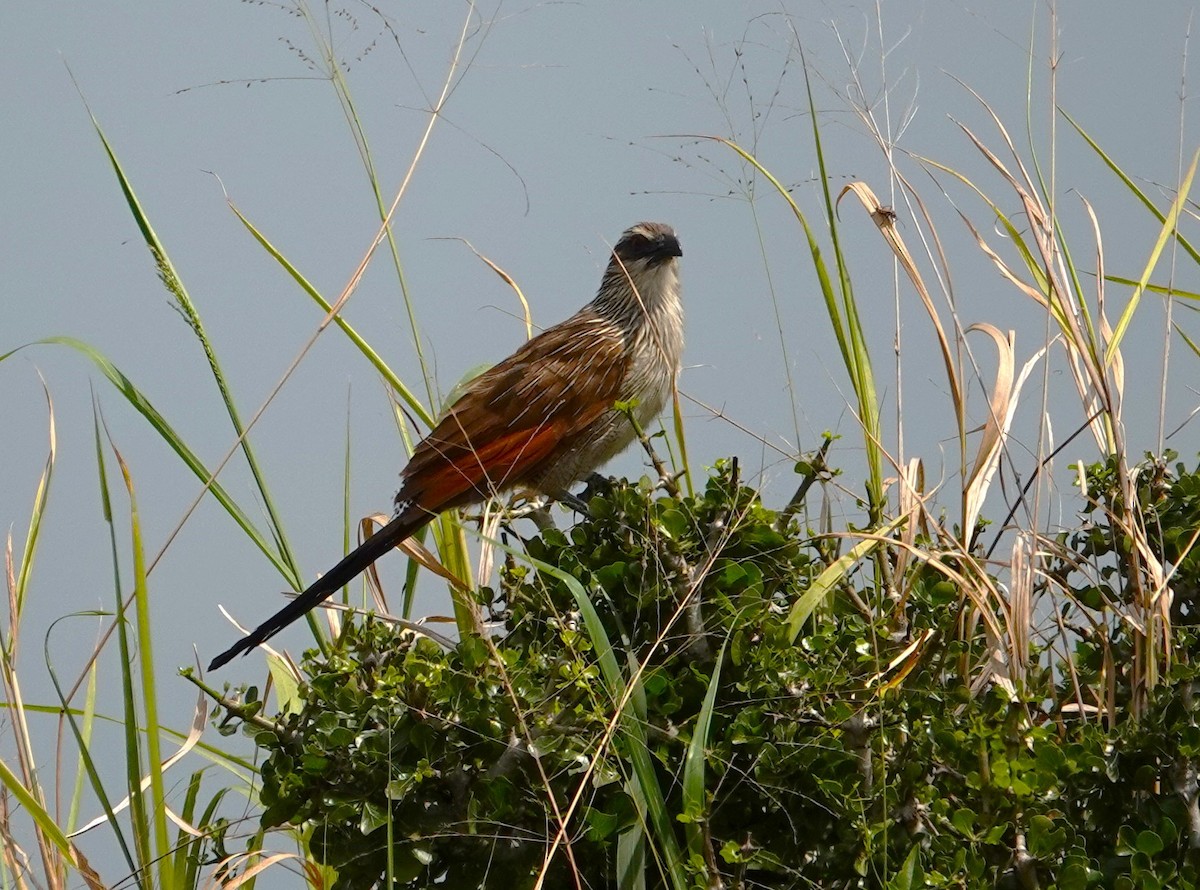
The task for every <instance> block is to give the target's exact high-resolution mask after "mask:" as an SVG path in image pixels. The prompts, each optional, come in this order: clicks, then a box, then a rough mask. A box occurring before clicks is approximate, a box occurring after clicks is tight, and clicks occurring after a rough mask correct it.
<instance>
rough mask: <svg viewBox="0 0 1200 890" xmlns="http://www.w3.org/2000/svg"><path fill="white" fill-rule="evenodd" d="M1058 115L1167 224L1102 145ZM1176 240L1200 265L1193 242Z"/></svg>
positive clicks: (1180, 238)
mask: <svg viewBox="0 0 1200 890" xmlns="http://www.w3.org/2000/svg"><path fill="white" fill-rule="evenodd" d="M1058 113H1059V114H1061V115H1062V116H1063V117H1064V118H1066V119H1067V123H1069V124H1070V125H1071V126H1072V127H1074V128H1075V132H1076V133H1078V134H1079V135H1080V136H1082V137H1083V141H1084V142H1086V143H1087V144H1088V146H1089V147H1090V148H1091V149H1092V151H1094V152H1095V153H1096V155H1097V156H1098V157H1099V158H1100V160H1102V161H1103V162H1104V163H1105V165H1107V166H1108V169H1110V170H1112V172H1113V173H1115V174H1117V178H1118V179H1120V180H1121V182H1122V183H1123V184H1124V185H1125V187H1126V188H1127V189H1129V191H1130V192H1132V193H1133V195H1134V197H1136V198H1137V199H1138V200H1139V201H1141V202H1142V204H1143V205H1145V207H1146V209H1147V210H1149V211H1150V213H1151V214H1153V215H1154V218H1155V219H1157V220H1158V221H1159V222H1160V223H1164V222H1166V217H1165V216H1164V215H1163V212H1162V211H1161V210H1159V209H1158V207H1156V206H1155V204H1154V201H1153V200H1152V199H1151V198H1150V196H1149V195H1147V194H1146V193H1145V192H1144V191H1142V190H1141V189H1140V188H1138V185H1137V183H1136V182H1134V181H1133V179H1132V178H1131V177H1130V176H1129V175H1128V174H1127V173H1126V172H1125V171H1124V170H1122V169H1121V168H1120V166H1118V164H1117V162H1116V161H1114V160H1113V159H1112V157H1111V156H1109V154H1108V153H1107V152H1106V151H1104V149H1102V148H1101V147H1100V144H1099V143H1098V142H1096V140H1095V139H1093V138H1092V137H1091V136H1090V135H1089V134H1088V132H1087V131H1086V130H1085V129H1083V127H1082V126H1080V124H1079V123H1078V122H1077V121H1076V120H1075V118H1073V117H1071V115H1069V114H1067V112H1065V111H1063V109H1061V108H1059V109H1058ZM1181 191H1187V190H1186V189H1181ZM1175 239H1176V240H1177V241H1178V242H1179V246H1180V247H1182V248H1183V249H1184V251H1185V252H1186V253H1187V255H1188V256H1190V257H1191V258H1192V261H1193V262H1195V263H1200V251H1197V250H1196V248H1194V247H1193V246H1192V245H1191V242H1189V241H1188V240H1187V239H1186V238H1184V237H1183V235H1182V234H1180V233H1178V232H1177V233H1176V234H1175Z"/></svg>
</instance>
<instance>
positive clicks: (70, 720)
mask: <svg viewBox="0 0 1200 890" xmlns="http://www.w3.org/2000/svg"><path fill="white" fill-rule="evenodd" d="M86 614H89V613H77V615H76V616H66V617H68V618H69V617H78V616H79V615H86ZM91 614H97V613H91ZM63 620H65V618H60V619H58V621H55V622H54V623H53V624H51V625H50V628H49V629H48V630H47V631H46V637H45V639H44V640H43V644H42V653H43V657H44V659H45V662H46V672H47V673H48V674H49V675H50V683H51V685H52V686H53V687H54V694H55V695H57V696H58V700H59V702H60V704H61V707H60V708H59V714H61V715H62V717H63V718H64V719H65V720H66V722H67V726H68V727H69V728H70V730H71V734H72V735H73V736H74V737H75V745H76V747H77V748H78V749H79V762H80V765H81V766H82V769H81V771H80V774H79V776H78V781H80V782H81V781H82V780H83V778H84V776H85V775H86V777H87V780H88V783H89V784H90V785H91V788H92V793H93V794H95V795H96V800H98V801H99V802H100V807H101V809H103V810H104V816H105V818H106V819H107V820H108V825H109V827H110V828H112V830H113V834H114V835H116V838H117V845H118V846H119V847H120V848H121V854H122V855H123V856H124V857H125V864H126V866H128V868H129V873H130V875H132V876H133V878H134V880H135V881H136V882H137V884H138V886H139V887H141V886H145V883H144V881H143V879H142V875H143V872H142V871H141V869H139V868H138V867H137V865H136V864H135V863H134V860H133V853H132V852H131V851H130V849H129V844H128V843H127V842H126V840H125V833H124V832H123V831H122V830H121V823H120V822H119V821H118V820H117V816H116V813H115V812H113V807H112V801H110V800H109V798H108V792H107V791H105V790H104V781H103V779H101V778H100V773H99V771H98V770H97V769H96V763H95V761H94V760H93V759H92V754H91V750H90V749H89V747H88V743H89V739H88V732H87V728H88V724H85V725H84V727H80V725H79V721H78V720H77V719H76V716H75V714H74V713H73V711H72V709H71V708H70V707H68V703H67V698H66V695H65V694H64V693H63V688H62V684H61V683H59V681H58V673H57V672H56V671H55V670H54V663H53V661H52V660H51V658H50V635H51V633H52V632H53V630H54V628H55V627H56V626H57V625H58V622H59V621H63ZM88 713H89V715H90V712H88ZM89 722H90V721H89ZM75 797H76V798H77V797H78V793H76V795H75ZM74 803H75V801H74V800H73V801H72V808H71V809H72V818H71V820H70V822H68V825H69V824H71V822H74V815H73V814H74V812H75V806H74Z"/></svg>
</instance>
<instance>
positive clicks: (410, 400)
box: [229, 203, 435, 426]
mask: <svg viewBox="0 0 1200 890" xmlns="http://www.w3.org/2000/svg"><path fill="white" fill-rule="evenodd" d="M229 208H230V209H231V210H232V211H233V213H234V215H235V216H237V218H238V220H239V221H240V222H241V223H242V225H243V226H245V227H246V230H247V231H248V232H249V233H250V234H251V235H253V236H254V239H255V240H256V241H258V243H259V244H261V245H262V247H263V248H264V249H265V250H266V251H267V253H269V254H270V255H271V256H272V257H273V258H274V259H275V261H276V262H277V263H279V265H281V266H282V267H283V269H284V271H285V272H287V273H288V275H289V276H291V278H292V280H293V281H295V282H296V284H298V285H300V289H301V290H302V291H304V292H305V293H306V294H308V295H309V297H311V298H312V300H313V302H315V303H316V304H317V305H318V306H320V307H321V309H322V311H324V312H325V313H326V314H328V313H329V312H331V311H332V310H333V304H332V303H330V302H329V301H328V300H326V299H325V297H324V296H322V295H321V292H320V291H318V290H317V289H316V287H315V286H313V284H312V283H311V282H310V281H309V280H308V279H307V278H305V277H304V275H302V274H301V273H300V270H299V269H297V268H296V267H295V266H294V265H292V263H291V262H290V261H289V260H288V259H287V257H285V256H284V255H283V254H282V253H280V251H279V250H278V249H277V248H276V247H275V245H273V244H272V243H271V242H270V241H269V240H267V238H266V236H265V235H263V233H262V232H260V231H259V230H258V228H257V227H256V226H255V225H254V224H253V223H251V222H250V220H248V219H247V218H246V217H245V216H244V215H242V212H241V211H240V210H238V208H237V207H236V206H235V205H234V204H232V203H230V205H229ZM333 323H334V324H336V325H337V326H338V327H339V328H341V330H342V332H343V333H344V334H345V335H346V336H347V337H348V338H349V340H350V342H351V343H353V344H354V345H355V346H356V347H357V348H358V351H359V352H361V353H362V354H363V356H364V357H365V358H366V359H367V361H369V362H370V363H371V366H372V367H373V368H375V370H376V371H378V372H379V373H380V375H382V377H383V378H384V379H385V380H386V381H387V382H388V385H389V386H391V387H392V389H393V390H395V392H396V394H397V395H399V396H400V399H401V400H402V401H403V402H404V404H405V405H407V406H408V408H409V410H410V411H412V413H413V414H414V415H416V416H417V417H418V418H419V419H420V420H421V422H422V423H424V424H426V425H427V426H433V424H434V420H435V418H434V416H433V414H432V412H431V411H430V410H429V409H428V408H427V407H426V406H425V405H424V404H423V403H422V402H421V400H420V399H419V398H418V397H417V396H416V394H415V393H413V391H412V390H411V389H409V388H408V387H407V386H405V384H404V382H403V381H402V380H401V379H400V378H399V377H397V376H396V374H395V372H394V371H392V369H391V368H389V367H388V366H387V363H385V362H384V360H383V359H382V358H381V357H380V355H379V353H377V352H376V351H375V350H374V349H373V348H372V347H371V345H370V344H369V343H367V341H366V340H364V339H363V337H362V335H360V334H359V333H358V332H357V331H356V330H355V329H354V328H353V327H352V326H351V325H350V323H349V322H348V321H346V320H345V319H344V318H342V316H341V315H340V314H339V315H335V316H333Z"/></svg>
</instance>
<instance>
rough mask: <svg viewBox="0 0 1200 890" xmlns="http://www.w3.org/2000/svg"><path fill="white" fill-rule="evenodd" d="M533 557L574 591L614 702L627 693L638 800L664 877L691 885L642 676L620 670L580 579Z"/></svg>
mask: <svg viewBox="0 0 1200 890" xmlns="http://www.w3.org/2000/svg"><path fill="white" fill-rule="evenodd" d="M529 562H530V563H531V564H532V565H533V567H534V568H536V569H537V570H538V571H539V572H545V573H546V574H548V575H551V576H552V577H555V578H557V579H559V580H560V581H562V583H563V584H565V585H566V586H567V589H568V590H570V591H571V595H572V597H574V599H575V604H576V606H578V608H579V613H580V616H581V617H582V618H583V623H584V626H585V627H586V628H587V632H588V637H589V639H591V641H592V646H593V647H594V649H595V651H596V660H597V662H598V663H599V665H600V673H601V675H602V676H603V677H604V682H605V685H606V686H607V687H608V692H609V695H610V696H611V697H612V701H613V703H614V704H616V705H619V704H620V703H621V702H622V701H624V700H625V699H626V697H627V696H628V699H629V702H630V705H631V706H632V711H633V713H625V714H617V715H615V718H614V719H619V720H620V721H621V723H620V726H621V733H622V735H623V737H624V738H625V741H626V743H627V744H628V746H629V750H628V756H629V760H630V762H631V764H632V766H633V775H632V776H631V781H630V787H631V789H632V790H633V792H634V797H635V800H636V801H637V802H638V803H639V804H640V805H644V807H645V810H646V813H647V814H648V816H649V822H650V826H651V828H652V829H653V837H654V840H655V844H656V848H657V852H658V853H659V855H660V857H661V860H660V861H661V865H662V867H663V870H664V873H665V874H664V877H666V878H667V879H669V881H670V884H671V887H672V888H674V890H686V888H687V887H688V886H689V883H688V880H687V875H686V872H685V870H684V859H683V853H682V852H681V851H680V849H679V842H678V840H677V839H676V837H675V827H674V820H672V818H671V816H670V814H669V812H668V810H667V803H666V800H665V797H664V795H663V793H662V789H661V788H660V787H659V784H658V775H657V773H656V772H655V769H654V759H653V757H652V756H651V754H650V748H649V745H648V743H647V741H646V730H645V721H646V710H645V694H644V692H643V691H642V689H641V681H640V679H638V677H637V675H636V673H635V674H634V675H633V676H631V678H630V681H629V683H630V684H631V685H630V688H629V689H628V691H627V688H626V686H627V681H626V679H625V677H624V675H623V674H622V673H621V669H620V666H619V664H618V662H617V658H616V655H615V653H614V650H613V647H612V643H611V641H610V640H609V639H608V633H607V632H606V631H605V630H604V624H603V623H602V622H601V620H600V615H599V614H598V613H597V612H596V607H595V606H593V605H592V601H591V599H589V598H588V595H587V591H585V590H584V589H583V585H582V584H580V583H579V579H577V578H575V577H573V576H572V575H569V574H567V573H566V572H564V571H562V570H561V569H558V568H556V567H554V566H551V565H547V564H546V563H543V562H540V561H538V560H536V559H531V560H529ZM639 702H640V707H639Z"/></svg>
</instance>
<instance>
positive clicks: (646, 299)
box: [600, 222, 683, 312]
mask: <svg viewBox="0 0 1200 890" xmlns="http://www.w3.org/2000/svg"><path fill="white" fill-rule="evenodd" d="M681 256H683V249H682V248H681V247H680V246H679V239H678V238H677V237H676V236H675V230H674V229H672V228H671V227H670V226H668V225H667V224H666V223H654V222H642V223H638V224H637V225H636V226H630V227H629V228H628V229H626V230H625V231H624V232H622V233H621V237H620V239H619V240H618V241H617V243H616V246H614V247H613V251H612V258H611V259H610V260H609V261H608V268H607V269H606V270H605V272H604V280H603V282H602V283H601V285H600V296H601V298H602V300H601V302H607V300H608V298H613V299H614V300H615V303H614V305H615V307H616V308H618V309H619V310H621V311H625V310H626V309H628V307H629V305H633V306H636V307H640V311H643V312H644V311H645V310H646V309H649V308H654V307H655V306H658V305H659V304H660V303H664V302H666V303H670V304H674V303H677V302H678V300H679V262H678V258H679V257H681Z"/></svg>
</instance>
